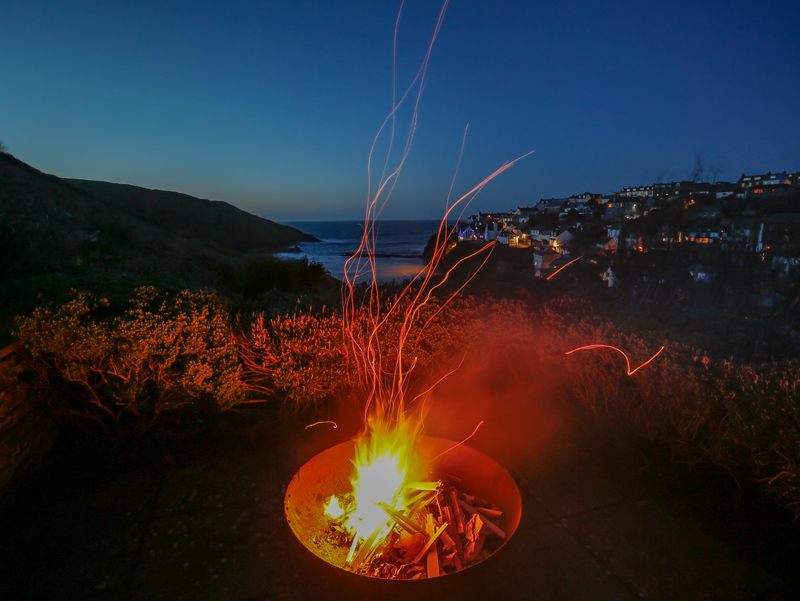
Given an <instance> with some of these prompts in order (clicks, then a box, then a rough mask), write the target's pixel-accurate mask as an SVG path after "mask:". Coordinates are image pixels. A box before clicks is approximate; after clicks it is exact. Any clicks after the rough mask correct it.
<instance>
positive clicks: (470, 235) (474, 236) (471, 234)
mask: <svg viewBox="0 0 800 601" xmlns="http://www.w3.org/2000/svg"><path fill="white" fill-rule="evenodd" d="M478 238H479V236H478V232H476V231H475V230H474V229H473V228H472V226H471V225H466V226H463V227H461V228H459V232H458V241H459V242H463V241H464V240H478Z"/></svg>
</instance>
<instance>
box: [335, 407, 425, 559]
mask: <svg viewBox="0 0 800 601" xmlns="http://www.w3.org/2000/svg"><path fill="white" fill-rule="evenodd" d="M419 430H420V428H419V425H418V424H417V422H416V421H414V420H410V419H409V420H404V421H402V422H401V423H400V424H388V423H385V422H379V421H377V420H375V421H372V422H371V423H370V424H369V429H368V432H367V433H366V434H365V435H364V436H361V437H359V438H358V439H356V440H355V453H354V457H353V460H352V461H353V475H352V477H351V484H352V486H353V497H354V509H353V511H352V512H351V513H350V514H349V515H348V517H347V521H346V523H345V527H346V528H347V530H348V531H350V532H351V533H352V534H353V536H354V537H355V539H356V540H357V541H361V540H370V539H371V540H373V541H374V544H373V546H375V545H376V544H378V543H379V542H380V541H382V540H383V539H384V538H385V537H386V535H387V534H388V533H389V529H390V526H391V524H393V523H394V521H393V520H390V519H389V516H388V515H387V514H386V512H385V511H384V510H383V509H381V508H380V507H379V506H378V505H379V504H380V503H385V504H386V505H388V506H389V507H391V508H393V509H395V510H397V511H400V512H402V511H404V510H405V509H406V507H407V501H408V495H407V494H406V492H407V491H406V489H405V486H406V484H407V483H408V482H411V481H415V480H419V479H421V476H422V475H423V470H422V462H421V461H420V459H419V456H418V454H417V450H416V449H417V442H418V435H419ZM376 532H377V535H376V536H372V535H373V534H375V533H376ZM352 550H353V551H354V550H355V545H354V546H353V549H352ZM351 559H352V552H351Z"/></svg>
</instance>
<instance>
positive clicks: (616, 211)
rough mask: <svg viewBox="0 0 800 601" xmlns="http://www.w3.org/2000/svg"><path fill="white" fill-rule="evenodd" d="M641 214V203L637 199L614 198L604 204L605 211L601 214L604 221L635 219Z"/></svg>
mask: <svg viewBox="0 0 800 601" xmlns="http://www.w3.org/2000/svg"><path fill="white" fill-rule="evenodd" d="M641 214H642V203H641V201H638V200H624V199H622V198H615V199H613V200H612V201H611V202H609V203H608V204H607V205H606V212H605V214H604V215H603V219H604V220H605V221H614V220H615V219H636V218H637V217H639V216H641Z"/></svg>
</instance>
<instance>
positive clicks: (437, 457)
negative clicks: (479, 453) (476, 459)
mask: <svg viewBox="0 0 800 601" xmlns="http://www.w3.org/2000/svg"><path fill="white" fill-rule="evenodd" d="M483 422H484V420H481V421H480V422H479V423H478V425H477V426H475V429H474V430H473V431H472V434H470V435H469V436H467V437H466V438H465V439H464V440H462V441H461V442H459V443H457V444H454V445H453V446H452V447H450V448H449V449H447V450H446V451H442V452H441V453H439V454H438V455H437V456H436V457H434V458H433V459H431V463H433V462H434V461H436V460H437V459H439V457H441V456H442V455H447V454H448V453H449V452H450V451H452V450H453V449H457V448H458V447H460V446H461V445H462V444H464V443H465V442H467V441H468V440H469V439H470V438H472V437H473V436H475V435H476V434H477V433H478V428H480V427H481V426H482V425H483Z"/></svg>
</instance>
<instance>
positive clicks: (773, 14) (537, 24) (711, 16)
mask: <svg viewBox="0 0 800 601" xmlns="http://www.w3.org/2000/svg"><path fill="white" fill-rule="evenodd" d="M399 6H400V3H399V1H394V0H337V1H327V2H325V1H321V0H286V1H283V0H281V1H264V2H216V1H212V0H193V1H189V2H182V1H181V2H164V1H163V0H160V1H158V2H151V1H149V0H140V1H137V2H117V1H114V0H104V1H97V2H88V1H83V0H68V1H63V2H61V1H55V0H52V1H46V2H42V1H37V0H30V1H29V2H17V3H6V5H5V6H4V7H3V9H2V11H1V12H2V18H0V53H1V55H2V56H3V57H4V59H3V60H2V61H0V140H2V141H3V142H4V143H5V144H6V145H7V146H8V148H9V150H10V151H11V153H12V154H14V155H15V156H17V157H18V158H20V159H21V160H23V161H25V162H27V163H29V164H31V165H33V166H34V167H36V168H38V169H40V170H42V171H45V172H48V173H54V174H56V175H59V176H63V177H76V178H85V179H97V180H105V181H113V182H120V183H129V184H135V185H139V186H144V187H150V188H161V189H167V190H177V191H180V192H185V193H188V194H192V195H195V196H199V197H202V198H212V199H216V200H225V201H228V202H230V203H232V204H234V205H236V206H238V207H241V208H243V209H245V210H248V211H250V212H253V213H256V214H259V215H262V216H266V217H269V218H271V219H275V220H277V221H294V220H314V219H356V218H359V217H360V216H362V215H363V212H364V206H365V202H366V199H367V157H368V153H369V149H370V145H371V143H372V140H373V138H374V136H375V134H376V133H377V131H378V128H379V127H380V124H381V123H382V121H383V119H384V118H385V117H386V115H387V114H388V113H389V110H390V108H391V98H392V40H393V29H394V23H395V18H396V15H397V11H398V9H399ZM438 11H439V5H438V3H437V2H435V1H433V0H407V1H406V4H405V7H404V9H403V15H402V17H401V22H400V28H399V37H398V49H397V52H398V54H397V64H398V69H397V72H398V75H397V82H398V87H401V88H402V87H404V86H405V85H407V84H408V83H410V80H411V78H412V77H413V74H414V73H415V72H416V69H417V67H418V66H419V64H420V62H421V60H422V57H423V54H424V51H425V49H426V47H427V45H428V41H429V39H430V36H431V33H432V31H433V28H434V25H435V23H436V18H437V14H438ZM798 22H800V2H797V1H796V0H785V1H779V0H774V1H773V0H765V1H762V2H744V1H737V0H733V1H730V2H712V1H708V2H705V1H695V2H690V1H686V2H683V1H680V2H678V1H661V2H648V1H646V0H644V1H643V0H639V1H635V2H625V1H622V2H591V1H578V0H566V1H559V2H552V1H549V2H532V1H530V0H528V1H519V0H493V1H492V2H488V1H486V0H451V2H450V4H449V6H448V9H447V14H446V16H445V20H444V24H443V27H442V30H441V33H440V35H439V38H438V39H437V41H436V44H435V47H434V51H433V55H432V58H431V62H430V67H429V70H428V73H427V80H426V85H425V89H424V93H423V96H422V102H421V105H420V112H419V122H418V125H417V129H416V135H415V138H414V145H413V147H412V150H411V155H410V157H409V159H408V162H407V163H406V165H405V167H404V170H403V172H402V175H401V177H400V180H399V182H398V184H397V187H396V189H395V191H394V194H393V196H392V197H391V198H390V199H389V201H388V203H387V205H386V208H385V210H384V213H383V217H386V218H420V219H430V218H438V217H440V216H441V215H442V213H443V211H444V206H445V199H446V197H447V192H448V188H449V187H450V182H451V179H452V177H453V174H454V171H455V168H456V164H457V162H458V157H459V150H460V147H461V140H462V134H463V131H464V128H465V126H466V125H467V124H469V133H468V136H467V141H466V146H465V150H464V155H463V160H462V163H461V167H460V170H459V172H458V177H457V180H456V184H455V188H454V190H455V192H462V193H463V192H464V191H466V190H467V189H469V188H470V187H471V186H472V185H474V184H475V183H477V182H478V181H479V180H480V179H482V178H483V177H484V176H486V175H488V174H489V173H491V172H492V171H493V170H494V169H496V168H497V167H499V166H500V165H501V164H502V163H503V162H504V161H506V160H509V159H513V158H516V157H517V156H519V155H521V154H524V153H526V152H528V151H531V150H535V153H534V154H533V155H531V156H529V157H527V158H526V159H524V160H523V161H521V162H520V163H518V164H517V165H515V166H514V167H513V168H512V169H511V170H509V171H507V172H505V173H504V174H502V175H501V176H500V177H499V178H498V179H497V180H495V181H494V182H492V183H491V184H490V185H489V186H487V187H486V189H485V190H484V191H483V192H482V193H481V194H480V195H479V196H478V197H477V199H476V200H475V201H474V203H473V205H472V207H471V208H472V209H473V212H474V211H477V210H478V209H480V210H484V211H488V210H507V209H510V208H514V207H516V206H525V205H530V204H534V203H535V202H537V201H538V200H539V199H540V198H542V197H553V196H566V195H569V194H574V193H579V192H584V191H587V190H588V191H592V192H602V193H611V192H614V191H616V190H619V189H620V188H621V187H623V186H631V185H644V184H650V183H653V182H654V181H670V180H675V179H682V178H685V177H687V176H688V175H689V173H690V172H691V171H692V168H693V166H694V163H695V160H696V157H697V156H698V155H700V156H701V157H702V159H703V162H704V165H705V166H706V167H707V174H708V176H707V179H718V180H733V181H735V180H736V179H738V177H739V176H740V175H741V173H742V172H743V171H747V172H759V173H761V172H766V171H783V170H787V171H795V170H800V78H798V77H797V73H798V57H800V29H798V27H797V23H798ZM400 117H401V118H400V120H399V122H398V127H399V128H400V129H399V130H398V131H400V132H402V135H401V136H400V137H401V138H402V137H403V136H405V131H406V130H407V127H408V122H407V117H408V111H407V110H406V111H402V112H401V113H400ZM396 148H397V150H399V148H398V147H396ZM384 150H385V145H384V146H380V147H379V151H378V153H377V154H376V159H378V158H380V159H381V160H377V161H376V162H377V163H382V158H383V157H384V156H385V152H384ZM396 156H397V155H396V154H395V157H396Z"/></svg>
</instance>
